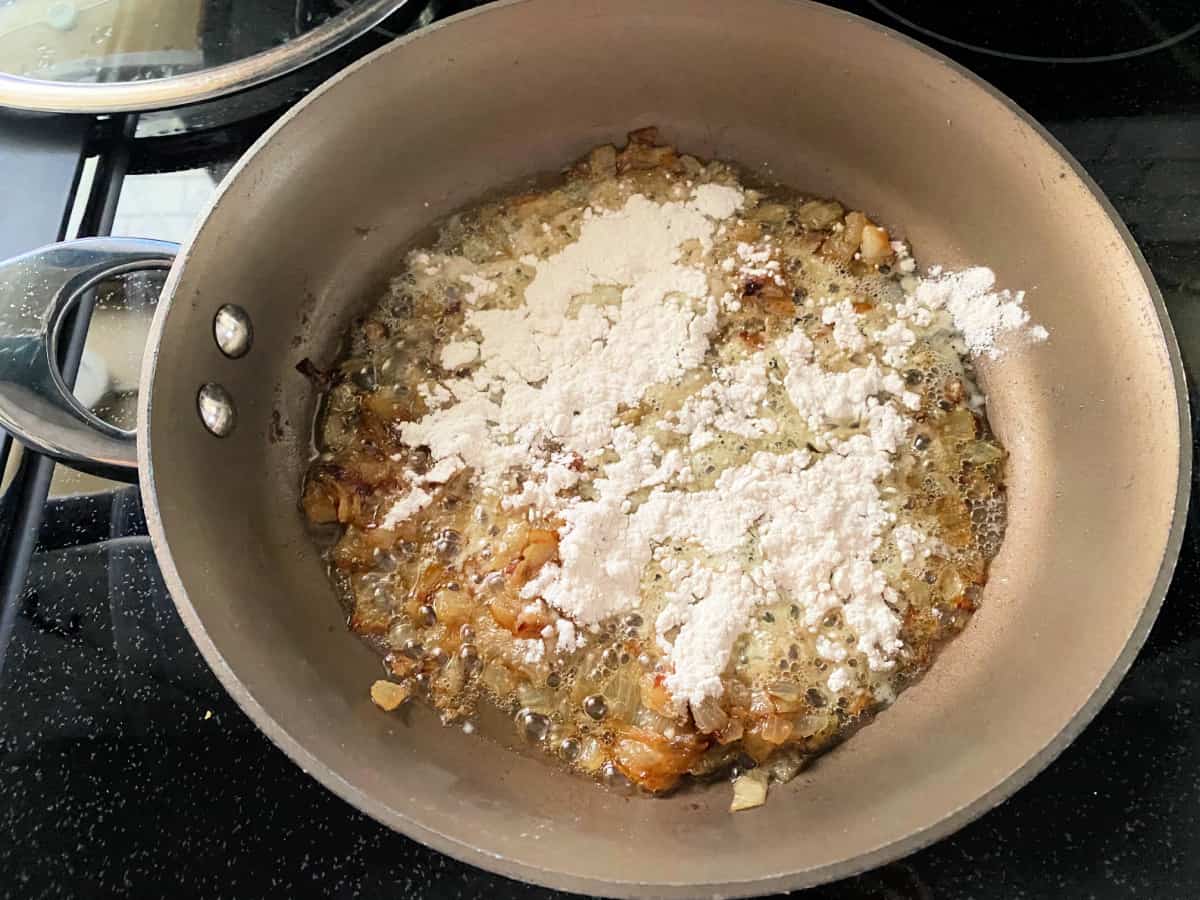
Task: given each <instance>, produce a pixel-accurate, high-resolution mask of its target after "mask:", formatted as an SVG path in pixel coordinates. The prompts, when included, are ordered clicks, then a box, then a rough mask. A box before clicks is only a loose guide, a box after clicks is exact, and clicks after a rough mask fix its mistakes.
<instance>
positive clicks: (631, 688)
mask: <svg viewBox="0 0 1200 900" xmlns="http://www.w3.org/2000/svg"><path fill="white" fill-rule="evenodd" d="M641 696H642V692H641V688H640V687H639V686H638V673H637V672H635V671H634V669H633V667H632V666H622V667H621V668H619V669H617V671H616V674H615V675H613V677H612V679H611V680H610V681H609V682H608V684H607V685H606V686H605V688H604V699H605V700H607V701H608V714H609V715H610V716H613V717H615V718H616V719H618V720H620V721H629V720H630V719H632V718H633V714H634V713H635V712H636V711H637V708H638V703H639V701H640V700H641Z"/></svg>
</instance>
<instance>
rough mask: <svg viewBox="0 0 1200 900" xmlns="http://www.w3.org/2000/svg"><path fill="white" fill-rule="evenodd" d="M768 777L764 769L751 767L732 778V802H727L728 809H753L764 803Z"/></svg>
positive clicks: (737, 810) (736, 810)
mask: <svg viewBox="0 0 1200 900" xmlns="http://www.w3.org/2000/svg"><path fill="white" fill-rule="evenodd" d="M769 777H770V776H768V774H767V772H766V771H765V770H764V769H753V770H751V771H749V772H747V773H746V774H745V775H739V776H738V777H737V778H735V779H733V802H732V803H730V804H729V811H730V812H739V811H741V810H743V809H753V808H754V807H756V806H762V805H763V804H764V803H766V802H767V780H768V778H769Z"/></svg>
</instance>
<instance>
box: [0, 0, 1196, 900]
mask: <svg viewBox="0 0 1200 900" xmlns="http://www.w3.org/2000/svg"><path fill="white" fill-rule="evenodd" d="M731 2H733V0H731ZM476 5H479V4H477V3H471V2H442V0H425V2H422V0H412V2H410V3H409V4H408V5H407V6H406V7H405V8H404V9H403V10H401V12H400V13H397V14H396V15H395V16H393V17H392V18H391V19H389V20H388V21H386V22H384V23H383V25H381V26H380V27H378V28H376V29H375V30H374V31H372V32H370V33H369V34H366V35H364V36H363V37H361V38H359V39H357V40H355V41H354V42H352V43H351V44H349V45H347V46H345V47H343V48H341V49H340V50H338V51H337V52H336V53H334V54H332V55H331V56H329V57H326V58H324V59H323V60H322V61H321V62H320V65H319V66H318V67H316V68H314V69H312V70H310V71H307V72H304V73H300V74H296V75H294V76H292V77H291V80H289V81H285V82H281V83H278V84H273V85H268V86H267V89H266V90H262V89H260V90H258V91H255V92H252V93H251V94H245V95H235V96H233V97H230V98H226V99H224V100H214V101H207V102H206V103H204V104H200V105H196V106H192V107H188V108H185V109H176V110H164V111H156V112H154V113H141V114H114V115H109V116H99V117H94V116H29V115H16V114H7V113H0V197H3V198H4V201H3V213H2V214H0V258H6V257H8V256H11V255H15V254H17V253H20V252H23V251H25V250H29V249H32V248H33V247H35V246H39V245H41V244H44V243H48V242H51V241H54V240H59V239H63V238H67V237H76V236H84V235H94V234H108V233H111V234H123V235H134V236H139V237H152V238H161V239H166V240H180V239H182V238H183V237H185V236H186V234H187V232H188V230H189V228H190V226H191V224H192V222H193V220H194V218H195V217H196V216H197V215H198V213H199V212H200V210H201V209H202V207H203V206H204V204H205V203H206V202H207V200H208V199H209V197H210V196H211V195H212V193H213V191H214V190H215V187H216V184H217V183H218V181H219V180H220V179H221V177H222V176H223V175H224V174H225V172H227V171H228V169H229V167H230V166H231V165H232V163H233V162H234V161H235V160H236V159H237V158H238V157H239V156H240V155H241V154H242V153H243V152H244V151H245V150H246V149H247V148H248V146H249V145H250V144H251V143H252V142H253V141H254V139H255V138H257V137H258V135H259V134H261V133H262V132H263V130H265V129H266V127H267V126H269V125H270V123H271V122H273V121H274V120H275V119H276V118H277V117H278V116H279V115H280V114H281V113H282V111H283V110H284V109H286V108H287V106H289V105H290V104H291V103H293V102H295V100H296V99H297V98H298V97H299V96H301V95H302V94H303V93H304V91H305V90H307V89H309V88H310V87H311V86H312V84H315V83H316V82H317V81H319V80H320V79H321V77H323V76H324V75H326V74H328V73H329V72H331V71H334V70H335V69H336V68H338V67H340V66H342V65H345V64H346V63H347V62H348V61H350V60H351V59H354V58H357V57H358V56H360V55H362V54H363V53H366V52H369V51H370V50H371V49H374V48H375V47H378V46H380V45H381V44H382V43H383V42H385V41H387V40H390V39H391V38H393V37H394V36H395V35H396V34H399V33H401V32H403V31H406V30H411V29H413V28H419V27H423V26H424V25H427V24H428V23H429V22H431V21H434V20H437V19H440V18H443V17H445V16H446V15H450V14H452V13H454V12H458V11H460V10H462V9H464V8H468V7H471V6H476ZM834 5H836V6H839V7H842V8H845V9H848V10H850V11H853V12H856V13H859V14H860V15H864V16H867V17H868V18H871V19H873V20H875V21H878V22H881V23H883V24H886V25H889V26H891V27H893V28H896V29H898V30H900V31H902V32H904V33H906V34H909V35H911V36H913V37H915V38H917V39H918V40H921V41H923V42H925V43H928V44H930V45H931V46H933V47H934V48H936V49H938V50H940V51H942V52H944V53H946V54H948V55H949V56H951V57H953V58H954V59H956V60H958V61H959V62H961V63H963V64H964V65H966V66H967V67H968V68H970V69H972V70H974V71H976V72H978V73H979V74H980V75H981V76H983V77H984V78H986V79H987V80H989V81H991V82H992V83H993V84H994V85H996V86H997V87H998V88H999V89H1000V90H1002V91H1004V92H1005V93H1007V94H1008V95H1009V96H1011V97H1012V98H1014V99H1015V100H1016V101H1017V102H1018V103H1019V104H1020V105H1022V106H1023V107H1024V108H1025V109H1027V110H1028V111H1029V112H1031V113H1032V114H1033V115H1034V116H1035V117H1037V118H1038V119H1039V120H1041V121H1042V122H1043V123H1044V124H1045V125H1047V126H1048V127H1049V129H1050V130H1051V132H1052V133H1053V134H1054V135H1055V136H1056V137H1057V138H1058V139H1059V140H1060V141H1061V142H1062V143H1063V144H1064V145H1065V146H1066V147H1067V149H1068V150H1069V151H1070V152H1071V153H1072V154H1074V155H1075V157H1076V158H1077V159H1078V160H1079V161H1080V162H1081V163H1082V164H1083V166H1084V167H1085V168H1086V169H1087V170H1088V171H1089V172H1090V173H1091V175H1092V176H1093V177H1094V178H1095V179H1096V181H1097V182H1099V184H1100V186H1101V187H1102V188H1103V189H1104V191H1105V192H1106V193H1107V194H1108V196H1109V197H1110V199H1111V200H1112V201H1113V202H1114V204H1115V205H1116V207H1117V209H1118V211H1119V212H1120V214H1121V216H1122V217H1123V218H1124V220H1125V221H1126V222H1127V223H1128V225H1129V226H1130V228H1131V230H1132V232H1133V234H1134V236H1135V238H1136V239H1137V241H1138V243H1139V244H1140V246H1141V248H1142V250H1143V252H1144V253H1145V255H1146V257H1147V259H1148V261H1149V263H1150V266H1151V268H1152V269H1153V270H1154V273H1155V276H1156V277H1157V279H1158V283H1159V285H1160V287H1161V288H1162V291H1163V294H1164V295H1165V297H1166V301H1167V306H1168V308H1169V310H1170V313H1171V317H1172V321H1173V322H1174V325H1175V328H1176V330H1177V332H1178V335H1179V339H1180V344H1181V346H1182V350H1183V356H1184V360H1185V363H1186V365H1187V367H1188V371H1189V380H1190V377H1191V376H1192V375H1193V374H1194V373H1195V372H1196V371H1197V369H1196V367H1197V366H1198V365H1200V7H1197V6H1196V4H1195V3H1194V2H1190V0H1179V2H1170V0H1090V2H1088V0H1059V2H1053V3H1046V2H1029V0H1014V2H1010V3H1006V4H997V5H993V6H992V7H988V8H986V9H984V8H980V7H979V6H978V5H976V4H959V5H956V6H954V7H953V8H948V7H947V6H946V5H945V4H941V3H936V2H933V0H847V2H839V3H835V4H834ZM155 290H156V285H155V284H153V283H133V282H131V283H129V284H127V285H126V286H125V289H124V290H120V291H118V290H113V291H111V292H108V293H105V292H100V293H101V296H99V297H97V298H96V299H95V302H94V308H95V311H94V313H93V322H92V328H91V330H90V332H89V336H88V339H87V345H86V347H85V348H84V354H83V375H81V384H80V387H79V390H80V391H85V390H88V389H91V390H93V391H97V392H98V393H97V394H96V397H97V398H99V400H98V402H100V405H101V406H102V407H103V408H104V410H105V415H107V416H109V417H111V419H112V421H114V422H118V423H120V422H124V423H125V424H128V422H129V419H128V416H129V410H130V408H131V406H132V401H133V397H134V394H135V391H136V372H137V368H138V355H139V352H140V351H139V348H140V344H141V340H142V336H143V335H144V330H145V328H146V326H147V323H148V316H147V312H148V310H149V309H151V308H152V306H153V300H154V296H155ZM79 334H80V336H81V335H82V330H80V332H79ZM77 340H78V339H77ZM89 366H90V367H91V368H90V369H89ZM97 370H98V371H100V372H101V373H102V375H103V377H99V376H97V377H92V376H93V375H95V374H96V371H97ZM89 372H90V373H91V374H90V375H89ZM89 378H91V381H89V380H88V379H89ZM97 379H98V380H97ZM89 384H90V385H91V387H90V388H89V387H88V386H87V385H89ZM0 468H4V469H5V476H4V477H5V480H4V482H3V486H2V489H0V796H2V797H3V798H4V802H3V803H2V804H0V835H3V840H2V841H0V896H3V897H14V898H17V897H19V898H27V897H57V896H69V897H81V896H83V897H100V896H133V897H143V896H145V897H151V896H153V897H158V896H164V895H168V894H170V895H173V896H180V897H185V896H186V897H192V896H195V897H210V896H238V897H254V896H263V897H266V896H271V897H274V896H287V897H293V898H301V897H330V896H336V897H389V898H395V897H412V898H418V897H420V898H424V897H435V898H442V897H445V898H450V897H463V898H467V897H480V896H488V897H494V898H510V897H511V898H518V897H520V898H547V897H551V896H560V895H558V894H557V893H555V892H552V891H548V890H544V889H541V888H534V887H529V886H526V885H522V884H518V883H515V882H512V881H508V880H506V879H503V878H500V877H497V876H493V875H489V874H486V873H484V872H481V871H479V870H477V869H474V868H471V867H469V866H466V865H463V864H461V863H458V862H456V861H454V860H451V859H448V858H447V857H444V856H442V855H440V854H438V853H435V852H434V851H431V850H427V849H425V848H424V847H422V846H421V845H419V844H416V843H414V842H412V841H410V840H408V839H406V838H404V837H402V836H400V835H397V834H394V833H393V832H391V831H389V830H387V829H385V828H384V827H382V826H380V825H378V824H376V823H375V822H374V821H373V820H371V819H368V818H367V817H365V816H363V815H362V814H360V813H358V812H356V811H355V810H354V809H352V808H351V807H350V806H348V805H347V804H345V803H344V802H343V801H341V800H340V799H338V798H336V797H334V796H333V795H332V794H330V793H328V792H327V791H326V790H325V789H324V788H322V787H321V786H319V785H318V784H317V783H316V782H315V781H313V780H312V779H310V778H309V777H308V776H307V775H305V774H304V773H303V772H301V771H300V770H299V769H298V768H297V767H296V766H295V765H294V764H293V763H292V762H291V761H290V760H288V759H287V758H286V757H285V756H284V755H283V753H282V752H281V751H279V750H278V749H276V748H275V747H274V745H272V744H271V743H270V741H269V740H267V739H266V738H265V737H264V736H263V735H262V734H260V733H259V731H258V730H257V729H256V728H255V726H254V725H253V724H252V723H251V722H250V720H249V719H247V718H246V716H245V715H244V714H243V713H242V712H241V710H240V709H239V708H238V707H237V706H236V705H235V704H234V703H233V701H232V700H230V699H229V697H228V696H227V695H226V694H225V693H224V691H223V690H222V689H221V687H220V686H219V685H218V683H217V681H216V679H215V677H214V676H213V675H212V674H211V673H210V672H209V670H208V668H207V667H206V665H205V664H204V662H203V661H202V660H201V658H200V656H199V653H198V652H197V651H196V649H195V647H194V646H193V645H192V642H191V640H190V638H189V637H188V635H187V634H186V632H185V630H184V628H183V625H182V623H181V622H180V620H179V618H178V616H177V614H176V612H175V609H174V606H173V605H172V603H171V600H170V597H169V596H168V594H167V592H166V589H165V588H164V586H163V583H162V579H161V577H160V575H159V572H158V569H157V568H156V566H155V563H154V557H153V553H152V551H151V548H150V545H149V539H148V538H147V537H146V526H145V521H144V519H143V516H142V512H141V505H140V500H139V496H138V491H137V489H136V488H134V487H129V486H123V485H117V484H114V483H111V482H104V481H101V480H99V479H93V478H89V477H87V476H80V475H77V474H74V473H70V472H66V471H63V470H56V469H55V467H54V466H53V465H52V464H51V463H49V461H47V460H46V459H44V458H41V457H38V456H36V455H34V454H30V453H22V452H21V451H20V450H19V448H17V447H16V446H15V445H13V444H12V443H11V442H10V441H9V440H8V438H7V437H5V438H3V439H2V441H0ZM1196 515H1197V511H1196V509H1195V505H1193V512H1192V517H1193V518H1190V519H1189V523H1188V531H1187V535H1186V537H1185V543H1184V549H1183V555H1182V557H1181V559H1180V562H1179V567H1178V570H1177V574H1176V577H1175V581H1174V584H1173V586H1172V588H1171V591H1170V593H1169V595H1168V597H1167V600H1166V604H1165V606H1164V608H1163V611H1162V614H1161V615H1160V617H1159V619H1158V623H1157V625H1156V626H1155V628H1154V631H1153V632H1152V634H1151V636H1150V639H1149V641H1148V643H1147V644H1146V646H1145V648H1144V649H1143V651H1142V652H1141V654H1140V655H1139V657H1138V659H1137V661H1136V662H1135V663H1134V665H1133V668H1132V669H1131V671H1130V672H1129V674H1128V676H1127V677H1126V678H1125V680H1124V681H1123V683H1122V685H1121V687H1120V688H1119V689H1118V691H1117V693H1116V695H1115V696H1114V697H1113V699H1112V700H1111V701H1110V702H1109V703H1108V704H1107V705H1106V706H1105V707H1104V709H1103V710H1102V711H1101V712H1100V714H1099V715H1098V716H1097V718H1096V720H1095V721H1094V722H1093V723H1092V724H1091V725H1090V726H1089V727H1088V728H1087V729H1086V730H1085V731H1084V733H1083V734H1082V735H1081V736H1080V737H1079V738H1078V739H1077V740H1076V741H1075V742H1074V744H1073V745H1072V746H1071V747H1069V748H1068V749H1067V750H1066V751H1065V752H1064V753H1063V754H1062V756H1061V757H1060V758H1059V759H1058V760H1057V761H1056V762H1055V763H1053V764H1052V765H1051V766H1050V767H1049V768H1048V769H1047V770H1046V771H1045V772H1044V773H1042V774H1041V775H1039V776H1038V777H1037V778H1035V779H1034V781H1033V782H1032V783H1030V784H1029V785H1028V786H1027V787H1025V788H1024V789H1022V790H1021V791H1020V792H1019V793H1018V794H1017V795H1016V796H1015V797H1013V798H1012V799H1011V800H1009V801H1007V802H1006V803H1005V804H1003V805H1002V806H1000V807H999V808H997V809H995V810H993V811H992V812H990V813H988V814H986V815H985V816H983V817H982V818H981V819H979V820H978V821H976V822H975V823H973V824H971V825H969V826H967V827H966V828H964V829H963V830H961V831H960V832H958V833H957V834H955V835H954V836H952V837H950V838H948V839H946V840H944V841H941V842H940V843H938V844H935V845H933V846H931V847H928V848H926V849H925V850H922V851H920V852H918V853H916V854H914V855H912V856H910V857H908V858H906V859H904V860H901V861H899V862H896V863H893V864H891V865H889V866H886V867H884V868H882V869H878V870H876V871H873V872H870V873H867V874H865V875H862V876H859V877H856V878H852V879H849V880H847V881H843V882H839V883H836V884H833V885H830V886H828V887H825V888H822V889H820V890H818V891H815V892H814V893H813V896H814V897H820V898H823V900H867V898H872V900H917V898H922V900H924V898H935V897H946V898H951V897H953V898H959V897H971V898H980V900H991V898H996V900H1001V898H1003V900H1012V898H1062V897H1094V898H1099V900H1109V898H1114V900H1115V898H1126V897H1129V898H1133V897H1138V898H1141V897H1145V896H1151V897H1155V898H1163V900H1169V898H1180V900H1183V898H1188V900H1191V898H1194V897H1196V896H1198V895H1200V856H1198V854H1197V853H1196V852H1195V850H1196V848H1197V847H1200V782H1198V781H1197V779H1196V775H1195V773H1196V772H1197V771H1198V770H1200V721H1198V717H1197V713H1200V709H1197V706H1198V705H1200V607H1198V606H1197V605H1196V604H1195V603H1194V602H1192V601H1193V596H1194V594H1193V592H1194V591H1195V590H1196V586H1197V584H1200V543H1198V541H1200V523H1197V522H1196V521H1194V517H1195V516H1196Z"/></svg>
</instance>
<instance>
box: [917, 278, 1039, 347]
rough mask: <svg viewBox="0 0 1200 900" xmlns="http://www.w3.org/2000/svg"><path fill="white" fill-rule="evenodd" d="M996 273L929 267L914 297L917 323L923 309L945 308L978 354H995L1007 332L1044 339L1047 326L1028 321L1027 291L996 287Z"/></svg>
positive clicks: (955, 327)
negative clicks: (955, 270)
mask: <svg viewBox="0 0 1200 900" xmlns="http://www.w3.org/2000/svg"><path fill="white" fill-rule="evenodd" d="M995 286H996V275H995V273H994V272H992V270H991V269H985V268H983V267H980V266H977V267H975V268H971V269H964V270H963V271H961V272H942V270H941V269H940V268H937V267H935V268H933V269H931V270H930V273H929V276H928V277H927V278H924V279H922V280H921V281H920V282H919V283H918V285H917V288H916V290H915V291H914V293H913V296H912V302H913V304H914V307H915V310H916V314H915V315H914V320H915V321H917V324H924V323H923V322H922V321H921V319H924V318H925V315H924V314H923V311H926V310H927V311H929V312H930V313H933V312H936V311H938V310H941V309H945V310H946V312H948V313H949V314H950V316H951V318H952V320H953V322H954V329H955V330H956V331H959V332H961V333H962V336H963V341H964V342H965V343H966V345H967V351H968V352H969V353H971V354H972V355H976V356H989V357H993V358H994V357H996V356H999V354H1000V350H1001V348H1000V346H999V343H998V342H999V341H1000V340H1001V338H1002V337H1003V336H1005V335H1010V334H1012V335H1021V336H1023V337H1024V338H1025V339H1026V340H1030V341H1044V340H1045V339H1046V338H1047V337H1048V333H1047V332H1046V329H1045V328H1042V327H1041V326H1040V325H1033V326H1031V325H1030V324H1029V312H1028V311H1027V310H1026V309H1025V307H1024V305H1023V304H1024V302H1025V292H1024V291H1017V292H1016V293H1014V292H1012V291H1008V290H1003V291H996V290H993V289H994V288H995Z"/></svg>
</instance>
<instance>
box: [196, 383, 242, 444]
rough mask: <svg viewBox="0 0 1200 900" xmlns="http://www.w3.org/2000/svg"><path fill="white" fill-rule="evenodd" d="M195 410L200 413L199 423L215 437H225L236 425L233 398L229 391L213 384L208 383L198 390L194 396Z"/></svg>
mask: <svg viewBox="0 0 1200 900" xmlns="http://www.w3.org/2000/svg"><path fill="white" fill-rule="evenodd" d="M196 408H197V410H199V412H200V421H201V422H203V423H204V427H205V428H207V429H208V430H209V431H210V432H211V433H212V434H215V435H216V436H217V437H227V436H228V435H229V434H230V433H232V432H233V426H234V425H236V424H237V411H236V410H235V409H234V406H233V397H232V396H231V395H230V393H229V391H227V390H225V388H223V387H221V385H219V384H216V383H215V382H211V381H210V382H209V383H208V384H206V385H203V386H202V387H201V388H200V393H199V394H198V395H197V396H196Z"/></svg>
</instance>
